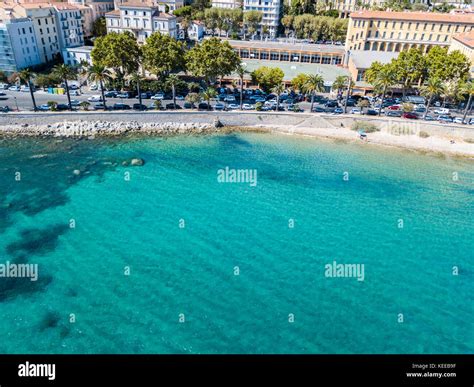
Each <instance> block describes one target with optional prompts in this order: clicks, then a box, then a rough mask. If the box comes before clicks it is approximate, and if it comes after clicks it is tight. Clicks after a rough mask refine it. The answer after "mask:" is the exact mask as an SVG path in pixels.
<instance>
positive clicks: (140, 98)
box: [128, 72, 142, 110]
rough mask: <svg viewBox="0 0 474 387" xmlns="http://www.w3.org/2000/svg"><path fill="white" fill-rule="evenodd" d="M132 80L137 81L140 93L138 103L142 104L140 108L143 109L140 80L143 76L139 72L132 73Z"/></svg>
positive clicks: (130, 76)
mask: <svg viewBox="0 0 474 387" xmlns="http://www.w3.org/2000/svg"><path fill="white" fill-rule="evenodd" d="M128 78H129V79H130V80H131V81H133V82H135V84H136V87H137V94H138V103H139V104H140V110H141V109H142V91H141V87H140V82H141V80H142V76H141V74H140V73H139V72H135V73H132V74H131V75H129V77H128Z"/></svg>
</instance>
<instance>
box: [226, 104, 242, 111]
mask: <svg viewBox="0 0 474 387" xmlns="http://www.w3.org/2000/svg"><path fill="white" fill-rule="evenodd" d="M227 109H229V110H236V109H240V105H239V104H236V103H230V104H228V105H227Z"/></svg>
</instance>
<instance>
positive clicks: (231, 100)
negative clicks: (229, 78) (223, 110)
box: [224, 95, 235, 102]
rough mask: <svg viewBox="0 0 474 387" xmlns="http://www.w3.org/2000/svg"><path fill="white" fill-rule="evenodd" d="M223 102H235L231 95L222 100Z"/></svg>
mask: <svg viewBox="0 0 474 387" xmlns="http://www.w3.org/2000/svg"><path fill="white" fill-rule="evenodd" d="M224 101H225V102H235V97H234V96H233V95H228V96H227V97H225V98H224Z"/></svg>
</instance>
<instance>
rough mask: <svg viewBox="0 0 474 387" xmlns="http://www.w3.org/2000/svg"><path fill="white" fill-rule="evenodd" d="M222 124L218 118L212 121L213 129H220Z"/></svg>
mask: <svg viewBox="0 0 474 387" xmlns="http://www.w3.org/2000/svg"><path fill="white" fill-rule="evenodd" d="M223 126H224V124H223V123H222V122H221V121H220V120H219V118H216V119H215V120H214V128H222V127H223Z"/></svg>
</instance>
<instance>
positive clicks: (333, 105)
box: [324, 100, 338, 108]
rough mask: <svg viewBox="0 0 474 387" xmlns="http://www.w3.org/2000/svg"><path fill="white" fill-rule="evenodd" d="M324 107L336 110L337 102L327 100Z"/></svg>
mask: <svg viewBox="0 0 474 387" xmlns="http://www.w3.org/2000/svg"><path fill="white" fill-rule="evenodd" d="M324 106H326V107H331V108H332V107H333V108H337V106H338V103H337V101H334V100H332V101H331V100H329V101H327V102H326V104H325V105H324Z"/></svg>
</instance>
